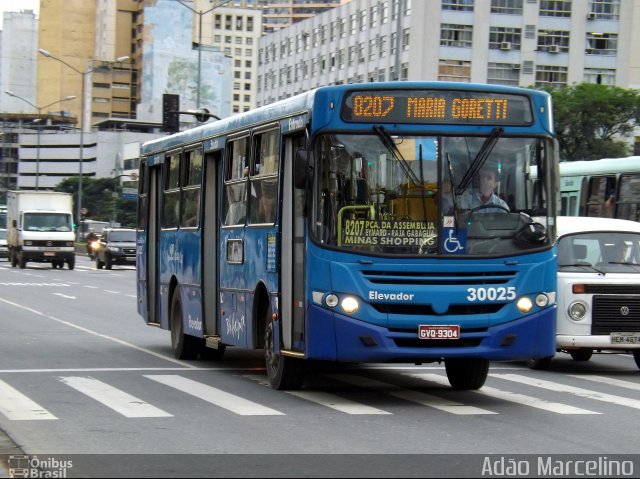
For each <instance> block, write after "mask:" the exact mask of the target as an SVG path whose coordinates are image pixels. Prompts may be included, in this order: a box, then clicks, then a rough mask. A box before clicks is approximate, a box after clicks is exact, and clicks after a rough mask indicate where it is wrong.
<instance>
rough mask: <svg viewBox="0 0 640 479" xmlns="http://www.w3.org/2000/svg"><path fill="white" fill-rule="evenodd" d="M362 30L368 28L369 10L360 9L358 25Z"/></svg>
mask: <svg viewBox="0 0 640 479" xmlns="http://www.w3.org/2000/svg"><path fill="white" fill-rule="evenodd" d="M358 27H359V29H360V31H361V32H364V31H365V30H366V29H367V11H366V10H360V22H359V25H358Z"/></svg>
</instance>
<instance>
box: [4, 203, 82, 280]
mask: <svg viewBox="0 0 640 479" xmlns="http://www.w3.org/2000/svg"><path fill="white" fill-rule="evenodd" d="M72 207H73V198H72V196H71V194H70V193H59V192H55V191H8V192H7V246H8V247H9V260H10V261H11V266H12V267H14V268H15V267H16V266H18V265H19V266H20V268H25V266H26V264H27V262H28V261H36V262H41V263H51V266H52V267H53V268H61V269H62V267H63V266H64V264H65V263H67V266H68V267H69V269H73V268H74V266H75V262H76V259H75V258H76V257H75V234H74V231H73V214H72V212H71V211H72Z"/></svg>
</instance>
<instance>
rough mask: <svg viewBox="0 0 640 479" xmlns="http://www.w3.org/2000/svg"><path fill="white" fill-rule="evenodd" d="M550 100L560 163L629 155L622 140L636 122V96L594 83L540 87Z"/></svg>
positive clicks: (639, 108) (639, 106) (639, 114)
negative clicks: (558, 145)
mask: <svg viewBox="0 0 640 479" xmlns="http://www.w3.org/2000/svg"><path fill="white" fill-rule="evenodd" d="M543 89H544V90H545V91H547V92H549V93H550V94H551V96H552V98H553V116H554V123H555V128H556V133H557V135H558V141H559V143H560V158H561V159H563V160H571V161H573V160H596V159H599V158H619V157H625V156H629V155H630V154H632V151H631V149H630V148H629V145H628V143H627V142H626V141H624V138H625V137H628V136H629V135H630V134H632V133H633V129H634V127H636V126H637V125H638V124H639V123H640V93H638V92H637V91H636V90H631V89H624V88H620V87H616V86H609V85H598V84H595V83H578V84H575V85H572V86H565V87H560V88H543Z"/></svg>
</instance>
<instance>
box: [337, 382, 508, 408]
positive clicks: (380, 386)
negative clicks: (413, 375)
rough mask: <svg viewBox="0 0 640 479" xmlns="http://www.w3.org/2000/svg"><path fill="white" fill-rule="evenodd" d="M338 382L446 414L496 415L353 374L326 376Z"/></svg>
mask: <svg viewBox="0 0 640 479" xmlns="http://www.w3.org/2000/svg"><path fill="white" fill-rule="evenodd" d="M325 376H328V377H330V378H333V379H337V380H338V381H342V382H346V383H348V384H353V385H355V386H359V387H365V388H369V389H375V390H376V391H378V392H382V393H385V394H389V395H390V396H393V397H397V398H400V399H403V400H405V401H410V402H414V403H418V404H422V405H423V406H427V407H432V408H434V409H438V410H440V411H444V412H448V413H451V414H457V415H473V414H497V413H495V412H493V411H488V410H486V409H482V408H479V407H475V406H465V405H464V404H462V403H459V402H455V401H450V400H448V399H444V398H441V397H438V396H433V395H431V394H426V393H423V392H420V391H413V390H411V389H403V388H400V387H398V386H396V385H394V384H390V383H385V382H383V381H378V380H376V379H371V378H366V377H362V376H355V375H353V374H326V375H325Z"/></svg>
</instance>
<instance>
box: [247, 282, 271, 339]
mask: <svg viewBox="0 0 640 479" xmlns="http://www.w3.org/2000/svg"><path fill="white" fill-rule="evenodd" d="M270 320H271V299H270V297H269V292H268V290H267V287H266V286H265V284H264V283H262V282H260V283H258V286H256V289H255V291H254V294H253V307H252V308H251V322H252V324H253V344H254V347H255V348H256V349H260V348H264V347H265V342H264V341H265V328H266V326H267V322H268V321H270Z"/></svg>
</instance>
